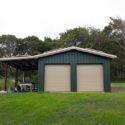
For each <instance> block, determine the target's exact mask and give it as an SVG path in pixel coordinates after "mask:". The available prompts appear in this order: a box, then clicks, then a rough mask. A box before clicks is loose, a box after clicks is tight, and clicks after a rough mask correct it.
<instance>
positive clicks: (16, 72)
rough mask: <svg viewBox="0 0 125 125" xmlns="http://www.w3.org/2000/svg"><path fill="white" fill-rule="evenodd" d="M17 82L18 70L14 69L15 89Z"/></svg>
mask: <svg viewBox="0 0 125 125" xmlns="http://www.w3.org/2000/svg"><path fill="white" fill-rule="evenodd" d="M17 82H18V68H16V76H15V87H17Z"/></svg>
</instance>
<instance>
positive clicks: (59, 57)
mask: <svg viewBox="0 0 125 125" xmlns="http://www.w3.org/2000/svg"><path fill="white" fill-rule="evenodd" d="M45 64H71V69H72V70H71V91H76V90H77V88H76V85H77V82H76V81H77V78H76V65H77V64H103V66H104V91H106V92H109V91H110V90H111V86H110V59H109V58H105V57H101V56H97V55H92V54H88V53H83V52H79V51H69V52H65V53H60V54H56V55H51V56H48V57H44V58H42V59H39V66H38V83H39V91H44V65H45Z"/></svg>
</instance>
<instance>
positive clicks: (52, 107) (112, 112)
mask: <svg viewBox="0 0 125 125" xmlns="http://www.w3.org/2000/svg"><path fill="white" fill-rule="evenodd" d="M124 124H125V93H19V94H18V93H17V94H2V95H0V125H124Z"/></svg>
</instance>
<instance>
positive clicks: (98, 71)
mask: <svg viewBox="0 0 125 125" xmlns="http://www.w3.org/2000/svg"><path fill="white" fill-rule="evenodd" d="M103 90H104V87H103V66H102V65H78V66H77V91H103Z"/></svg>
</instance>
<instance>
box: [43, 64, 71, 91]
mask: <svg viewBox="0 0 125 125" xmlns="http://www.w3.org/2000/svg"><path fill="white" fill-rule="evenodd" d="M45 91H70V65H46V66H45Z"/></svg>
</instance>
